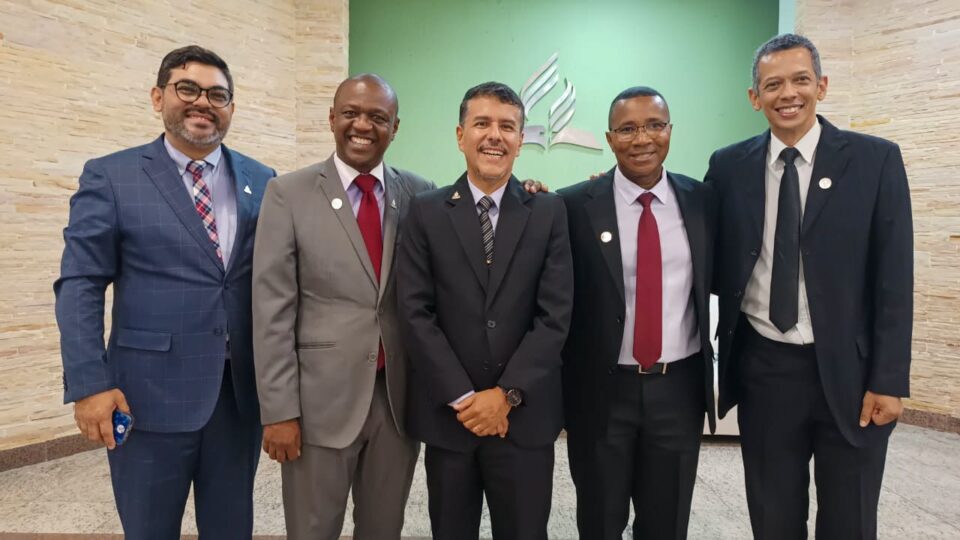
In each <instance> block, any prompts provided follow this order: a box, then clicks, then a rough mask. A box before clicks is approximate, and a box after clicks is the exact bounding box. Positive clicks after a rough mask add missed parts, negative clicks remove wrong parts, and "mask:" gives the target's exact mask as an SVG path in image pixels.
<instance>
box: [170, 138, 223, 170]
mask: <svg viewBox="0 0 960 540" xmlns="http://www.w3.org/2000/svg"><path fill="white" fill-rule="evenodd" d="M163 146H164V147H166V149H167V154H169V155H170V159H172V160H173V162H174V163H175V164H176V165H177V170H178V171H180V176H183V173H185V172H186V171H187V165H189V164H190V162H191V161H195V160H193V159H191V158H190V156H188V155H186V154H184V153H183V152H181V151H179V150H177V149H176V148H174V147H173V145H172V144H170V141H168V140H167V137H166V136H164V137H163ZM222 149H223V147H222V146H220V145H217V147H216V148H215V149H214V150H213V152H210V153H209V154H207V156H206V157H205V158H203V161H206V162H207V163H209V164H210V165H211V166H212V167H211V168H210V170H211V171H214V170H216V168H217V166H219V165H220V158H221V157H223V150H222Z"/></svg>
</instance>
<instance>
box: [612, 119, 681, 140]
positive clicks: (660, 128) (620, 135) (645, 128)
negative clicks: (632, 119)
mask: <svg viewBox="0 0 960 540" xmlns="http://www.w3.org/2000/svg"><path fill="white" fill-rule="evenodd" d="M672 125H673V124H669V123H667V122H647V123H646V124H643V125H642V126H634V125H630V126H623V127H618V128H617V129H611V130H610V133H613V134H614V135H615V136H616V137H617V139H618V140H619V141H620V142H627V141H632V140H633V138H634V137H636V136H637V134H638V133H640V132H641V131H642V132H644V133H646V134H647V137H650V138H651V139H656V138H657V137H659V136H660V135H663V132H664V131H666V130H667V128H668V127H670V126H672Z"/></svg>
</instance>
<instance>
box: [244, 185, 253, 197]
mask: <svg viewBox="0 0 960 540" xmlns="http://www.w3.org/2000/svg"><path fill="white" fill-rule="evenodd" d="M243 192H244V193H246V194H247V195H253V192H252V191H250V186H243Z"/></svg>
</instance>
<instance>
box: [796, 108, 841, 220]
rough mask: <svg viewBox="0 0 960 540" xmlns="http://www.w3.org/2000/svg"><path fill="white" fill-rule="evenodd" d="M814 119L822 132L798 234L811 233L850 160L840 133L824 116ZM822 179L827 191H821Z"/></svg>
mask: <svg viewBox="0 0 960 540" xmlns="http://www.w3.org/2000/svg"><path fill="white" fill-rule="evenodd" d="M817 118H818V119H819V120H820V124H821V125H822V127H823V131H821V133H820V141H819V142H818V143H817V155H816V156H815V157H814V160H813V173H812V174H811V175H810V187H809V188H807V203H806V205H805V206H804V210H803V225H802V226H801V227H800V234H801V235H803V234H806V233H807V232H808V231H809V230H810V227H811V226H812V225H813V222H814V221H815V220H816V219H817V216H819V215H820V211H821V210H823V206H824V205H825V204H826V203H827V200H828V199H829V198H830V195H831V194H832V193H834V192H835V191H837V182H838V181H840V179H841V177H842V176H843V173H844V171H845V170H846V168H847V163H848V161H849V159H850V156H849V154H848V152H847V149H846V146H847V141H846V139H845V138H844V137H843V134H842V133H840V130H838V129H837V128H835V127H834V126H833V124H831V123H830V122H827V121H826V119H824V118H823V117H820V116H818V117H817ZM821 178H829V179H830V182H831V186H830V187H828V188H826V189H824V188H821V187H820V179H821Z"/></svg>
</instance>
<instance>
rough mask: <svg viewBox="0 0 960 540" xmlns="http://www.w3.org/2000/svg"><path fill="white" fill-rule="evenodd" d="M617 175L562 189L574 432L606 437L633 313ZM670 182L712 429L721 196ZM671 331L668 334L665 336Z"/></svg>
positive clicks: (569, 412) (567, 392) (567, 378)
mask: <svg viewBox="0 0 960 540" xmlns="http://www.w3.org/2000/svg"><path fill="white" fill-rule="evenodd" d="M614 170H615V169H611V170H610V171H608V172H607V173H606V174H604V175H603V176H601V177H600V178H597V179H596V180H587V181H584V182H581V183H579V184H577V185H575V186H571V187H569V188H566V189H562V190H560V191H559V193H560V195H561V196H562V197H563V200H564V202H565V203H566V206H567V216H568V223H569V224H570V245H571V249H572V252H573V260H574V263H573V267H574V278H575V284H576V285H575V287H574V291H575V293H574V302H573V322H572V324H571V327H570V335H569V337H568V338H567V343H566V346H565V347H564V349H563V369H564V404H565V406H566V411H565V412H566V419H567V429H568V430H569V431H575V430H583V431H586V432H589V433H593V434H594V435H595V436H596V437H602V436H603V434H604V433H606V424H607V418H608V416H609V410H610V397H611V396H612V395H613V393H614V374H615V373H616V366H617V360H618V358H619V356H620V344H621V343H622V342H623V324H624V314H625V311H626V299H625V298H624V292H623V263H622V261H621V259H620V240H619V239H620V234H619V231H618V229H617V211H616V206H615V204H614V191H613V188H614V186H613V174H614ZM667 180H668V181H669V182H670V185H671V187H673V191H674V193H676V196H677V203H678V205H679V206H680V213H681V214H682V215H683V222H684V227H685V229H686V231H687V238H688V240H689V242H690V255H691V258H692V259H693V298H694V305H695V306H696V311H697V325H698V327H699V330H700V345H701V351H702V354H703V363H704V367H705V369H704V381H703V391H704V395H705V398H706V404H707V417H708V418H709V421H710V429H711V431H712V430H714V429H715V426H716V420H715V414H714V399H713V348H712V347H711V345H710V278H711V276H712V275H713V227H714V221H715V217H716V204H715V200H714V197H713V193H712V191H713V190H712V189H711V188H709V187H708V186H706V185H704V184H702V183H700V182H697V181H696V180H693V179H692V178H689V177H687V176H683V175H681V174H674V173H670V172H668V173H667ZM604 231H609V232H611V233H613V238H612V240H611V241H609V242H602V241H601V240H600V235H601V233H603V232H604ZM630 301H631V302H632V301H633V299H630ZM670 330H671V329H670V328H664V329H663V331H664V332H670Z"/></svg>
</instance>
